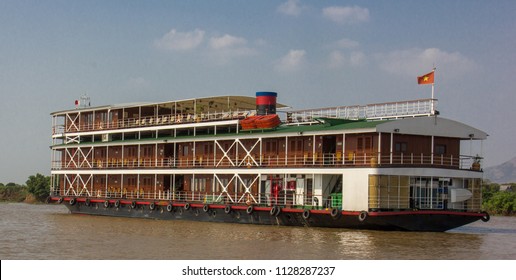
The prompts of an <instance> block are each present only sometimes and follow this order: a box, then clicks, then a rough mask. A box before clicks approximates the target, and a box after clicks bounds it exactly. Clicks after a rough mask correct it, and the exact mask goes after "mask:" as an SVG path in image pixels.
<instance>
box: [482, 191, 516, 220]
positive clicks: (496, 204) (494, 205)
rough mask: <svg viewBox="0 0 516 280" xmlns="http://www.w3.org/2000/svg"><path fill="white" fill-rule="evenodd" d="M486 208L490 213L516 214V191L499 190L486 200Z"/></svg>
mask: <svg viewBox="0 0 516 280" xmlns="http://www.w3.org/2000/svg"><path fill="white" fill-rule="evenodd" d="M484 208H485V209H486V210H487V211H489V212H490V213H495V214H503V215H513V214H516V193H515V192H497V193H495V194H493V196H492V197H491V199H489V200H488V201H486V203H485V204H484Z"/></svg>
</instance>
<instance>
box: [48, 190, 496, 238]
mask: <svg viewBox="0 0 516 280" xmlns="http://www.w3.org/2000/svg"><path fill="white" fill-rule="evenodd" d="M58 199H59V198H52V199H51V200H50V202H55V203H58ZM71 199H72V198H68V199H62V200H61V202H62V203H63V204H64V205H66V206H67V207H68V209H69V210H70V212H71V213H73V214H89V215H99V216H115V217H130V218H148V219H159V220H188V221H201V222H221V223H240V224H257V225H280V226H301V227H328V228H349V229H368V230H389V231H393V230H397V231H432V232H443V231H447V230H450V229H453V228H456V227H460V226H463V225H466V224H469V223H472V222H475V221H477V220H480V219H482V220H484V221H485V220H488V219H489V216H488V214H487V213H471V212H455V211H399V212H392V211H389V212H369V213H367V212H364V211H362V212H355V211H339V210H337V209H318V210H315V209H312V210H308V209H299V208H280V207H268V206H262V207H260V206H256V207H254V206H251V207H250V206H246V205H223V204H212V205H206V204H195V203H191V204H189V203H185V202H181V203H179V202H178V203H169V202H163V201H161V202H153V201H129V200H100V199H99V200H95V199H91V200H86V199H81V198H78V199H75V200H74V201H73V203H70V200H71Z"/></svg>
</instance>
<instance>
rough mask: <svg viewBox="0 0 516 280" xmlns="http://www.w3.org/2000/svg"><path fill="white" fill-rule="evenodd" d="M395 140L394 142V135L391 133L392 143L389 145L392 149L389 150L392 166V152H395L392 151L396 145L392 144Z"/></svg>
mask: <svg viewBox="0 0 516 280" xmlns="http://www.w3.org/2000/svg"><path fill="white" fill-rule="evenodd" d="M393 140H394V133H392V132H391V143H390V145H389V146H390V148H389V163H390V164H392V152H393V151H392V150H393V149H392V145H393V144H394V143H392V142H393Z"/></svg>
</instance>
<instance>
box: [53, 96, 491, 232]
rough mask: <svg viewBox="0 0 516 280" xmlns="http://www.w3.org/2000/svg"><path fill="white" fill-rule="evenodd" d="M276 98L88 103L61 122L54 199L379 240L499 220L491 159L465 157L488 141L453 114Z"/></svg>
mask: <svg viewBox="0 0 516 280" xmlns="http://www.w3.org/2000/svg"><path fill="white" fill-rule="evenodd" d="M277 99H278V94H277V93H276V92H256V94H255V95H254V94H253V95H251V96H215V97H202V98H194V99H185V100H176V101H166V102H159V103H132V104H121V105H108V106H98V107H90V106H89V100H88V98H87V97H84V98H81V100H80V101H76V107H75V108H71V109H69V110H63V111H58V112H54V113H51V118H52V145H51V161H52V162H51V195H50V197H49V198H48V202H49V203H62V204H64V205H66V207H68V209H69V210H70V212H71V213H80V214H91V215H102V216H119V217H134V218H150V219H163V220H191V221H202V222H223V223H242V224H261V225H281V226H303V227H331V228H350V229H372V230H399V231H440V232H442V231H446V230H449V229H453V228H456V227H460V226H462V225H465V224H468V223H471V222H474V221H477V220H483V221H488V220H489V215H488V214H487V213H486V212H482V211H481V202H482V195H481V183H482V176H483V173H482V168H481V160H482V154H481V153H480V156H479V155H478V154H477V153H475V154H467V152H464V151H469V152H470V153H472V148H471V147H472V146H473V143H474V142H478V141H480V142H483V140H485V139H486V138H487V134H486V133H485V132H484V131H481V130H479V129H477V128H474V127H471V126H469V125H466V124H463V123H461V122H457V121H454V120H451V119H446V118H443V117H441V116H440V114H439V112H438V111H437V110H436V109H435V108H436V105H437V100H436V99H433V98H431V99H420V100H410V101H398V102H390V103H378V104H367V105H355V106H337V107H327V108H315V109H302V110H295V109H293V108H291V107H289V106H287V105H285V104H281V103H278V102H277ZM480 144H481V143H480ZM474 146H475V147H476V146H478V145H477V144H475V145H474ZM468 148H469V149H468Z"/></svg>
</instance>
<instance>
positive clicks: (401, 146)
mask: <svg viewBox="0 0 516 280" xmlns="http://www.w3.org/2000/svg"><path fill="white" fill-rule="evenodd" d="M394 150H395V151H396V153H405V152H407V142H396V144H394Z"/></svg>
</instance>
